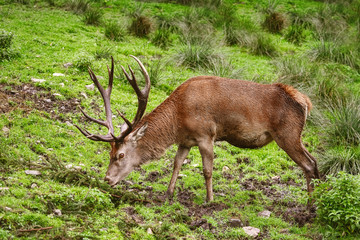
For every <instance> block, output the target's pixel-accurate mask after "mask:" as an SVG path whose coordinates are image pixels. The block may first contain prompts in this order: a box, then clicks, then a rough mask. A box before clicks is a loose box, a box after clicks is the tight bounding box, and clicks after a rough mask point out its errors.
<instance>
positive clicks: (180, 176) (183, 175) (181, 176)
mask: <svg viewBox="0 0 360 240" xmlns="http://www.w3.org/2000/svg"><path fill="white" fill-rule="evenodd" d="M183 177H187V176H186V175H185V174H181V173H180V174H179V178H183Z"/></svg>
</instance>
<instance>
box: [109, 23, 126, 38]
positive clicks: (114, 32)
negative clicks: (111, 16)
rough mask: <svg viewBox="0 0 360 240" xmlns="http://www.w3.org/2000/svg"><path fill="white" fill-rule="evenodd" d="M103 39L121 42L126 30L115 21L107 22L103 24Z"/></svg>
mask: <svg viewBox="0 0 360 240" xmlns="http://www.w3.org/2000/svg"><path fill="white" fill-rule="evenodd" d="M104 27H105V33H104V34H105V37H107V38H108V39H110V40H113V41H122V40H124V39H125V36H126V33H127V31H126V28H125V26H124V25H123V24H120V23H119V22H117V21H108V22H107V23H105V26H104Z"/></svg>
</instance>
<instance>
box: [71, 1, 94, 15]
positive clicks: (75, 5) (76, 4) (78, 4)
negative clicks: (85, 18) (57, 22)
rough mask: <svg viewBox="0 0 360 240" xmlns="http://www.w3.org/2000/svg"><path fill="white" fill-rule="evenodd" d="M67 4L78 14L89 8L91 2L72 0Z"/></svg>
mask: <svg viewBox="0 0 360 240" xmlns="http://www.w3.org/2000/svg"><path fill="white" fill-rule="evenodd" d="M66 5H67V8H68V9H69V10H70V11H72V12H74V13H76V14H81V13H84V12H86V10H88V8H89V7H90V2H89V1H88V0H70V1H68V2H67V4H66Z"/></svg>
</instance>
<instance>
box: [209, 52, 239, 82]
mask: <svg viewBox="0 0 360 240" xmlns="http://www.w3.org/2000/svg"><path fill="white" fill-rule="evenodd" d="M204 71H206V72H207V74H208V73H210V74H211V75H214V76H218V77H225V78H233V79H241V78H242V77H243V75H242V71H243V69H234V66H233V65H232V64H231V62H229V61H227V60H226V59H225V58H223V57H222V58H214V59H210V61H209V63H208V64H206V67H205V69H204Z"/></svg>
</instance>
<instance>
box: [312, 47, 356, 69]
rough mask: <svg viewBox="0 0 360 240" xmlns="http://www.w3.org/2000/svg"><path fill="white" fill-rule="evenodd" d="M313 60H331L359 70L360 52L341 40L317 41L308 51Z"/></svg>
mask: <svg viewBox="0 0 360 240" xmlns="http://www.w3.org/2000/svg"><path fill="white" fill-rule="evenodd" d="M309 56H310V58H311V59H312V60H313V61H322V60H323V61H333V62H336V63H341V64H344V65H348V66H350V67H352V68H354V69H356V70H360V54H359V51H358V50H357V49H356V47H353V46H352V45H349V44H342V43H341V42H325V41H319V42H317V43H316V44H315V45H314V46H313V47H312V49H311V50H310V51H309Z"/></svg>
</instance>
